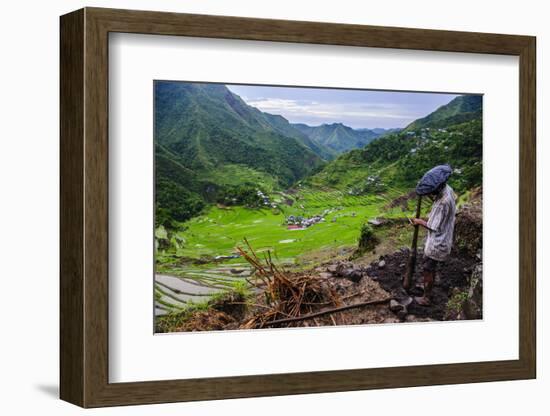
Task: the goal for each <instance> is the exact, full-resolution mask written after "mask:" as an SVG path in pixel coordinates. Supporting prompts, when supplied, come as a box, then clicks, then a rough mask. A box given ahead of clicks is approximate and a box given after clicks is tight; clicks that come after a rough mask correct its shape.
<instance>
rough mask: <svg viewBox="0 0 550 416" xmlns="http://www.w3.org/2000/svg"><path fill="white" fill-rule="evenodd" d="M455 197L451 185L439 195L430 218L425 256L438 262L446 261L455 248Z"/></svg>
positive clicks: (446, 186)
mask: <svg viewBox="0 0 550 416" xmlns="http://www.w3.org/2000/svg"><path fill="white" fill-rule="evenodd" d="M455 214H456V205H455V196H454V192H453V189H452V188H451V187H450V186H449V185H445V188H444V189H443V190H442V191H441V192H440V193H439V194H438V195H437V197H436V200H435V201H434V203H433V205H432V210H431V211H430V215H429V217H428V228H429V230H428V235H427V237H426V244H425V246H424V255H426V256H428V257H430V258H432V259H434V260H437V261H443V260H445V259H446V258H447V257H448V256H449V254H450V253H451V248H452V246H453V230H454V227H455Z"/></svg>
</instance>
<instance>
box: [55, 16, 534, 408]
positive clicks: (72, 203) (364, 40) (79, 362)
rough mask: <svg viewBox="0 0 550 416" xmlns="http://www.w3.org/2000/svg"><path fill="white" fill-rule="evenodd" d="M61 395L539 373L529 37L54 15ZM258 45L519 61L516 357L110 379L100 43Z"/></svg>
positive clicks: (103, 396)
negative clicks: (118, 39)
mask: <svg viewBox="0 0 550 416" xmlns="http://www.w3.org/2000/svg"><path fill="white" fill-rule="evenodd" d="M60 30H61V44H60V47H61V51H60V52H61V61H60V63H61V92H60V94H61V95H60V101H61V120H60V125H61V127H60V129H61V139H60V140H61V155H60V156H61V158H60V159H61V179H60V186H61V200H60V204H61V218H60V220H61V230H60V232H61V243H60V244H61V246H60V252H61V255H60V262H61V267H60V279H61V284H60V296H61V303H60V344H61V347H60V359H61V363H60V367H61V368H60V376H61V386H60V396H61V398H62V399H63V400H66V401H68V402H71V403H74V404H76V405H79V406H82V407H101V406H114V405H130V404H146V403H163V402H177V401H191V400H212V399H225V398H237V397H257V396H269V395H286V394H303V393H321V392H337V391H351V390H363V389H378V388H396V387H409V386H423V385H440V384H454V383H473V382H486V381H498V380H517V379H529V378H535V376H536V333H535V331H536V326H535V319H536V317H535V313H536V303H535V301H536V296H535V294H536V291H535V281H536V279H535V260H536V259H535V252H536V250H535V249H536V235H535V232H536V228H535V224H536V190H535V188H536V186H535V185H536V182H535V181H536V178H535V171H536V169H535V162H536V151H535V125H536V119H535V110H536V108H535V106H536V97H535V93H536V90H535V82H536V81H535V51H536V47H535V38H534V37H530V36H516V35H500V34H485V33H469V32H451V31H438V30H421V29H404V28H393V27H376V26H361V25H344V24H328V23H314V22H297V21H283V20H265V19H252V18H240V17H225V16H207V15H190V14H176V13H164V12H148V11H130V10H114V9H100V8H85V9H81V10H78V11H75V12H72V13H69V14H67V15H64V16H62V17H61V21H60ZM110 32H126V33H141V34H154V35H174V36H193V37H206V38H224V39H243V40H262V41H277V42H297V43H312V44H330V45H347V46H368V47H380V48H397V49H415V50H429V51H447V52H468V53H483V54H502V55H514V56H518V57H519V66H520V80H519V85H520V91H519V102H520V106H519V109H518V111H519V115H520V116H519V119H520V131H519V133H520V142H519V144H518V145H519V146H518V150H519V155H520V159H519V160H520V182H519V183H520V185H519V195H520V207H519V218H520V220H519V221H520V223H519V227H520V228H519V235H520V241H519V247H520V249H519V261H520V267H519V270H518V273H519V311H520V313H519V359H518V360H507V361H491V362H472V363H461V364H444V365H418V366H414V365H413V366H406V367H390V368H366V369H354V370H339V371H323V372H308V373H290V374H266V375H254V376H238V377H221V378H205V379H181V380H169V381H147V382H135V383H109V379H108V359H109V358H108V357H109V355H108V286H109V285H108V281H109V280H108V279H109V276H108V222H109V218H108V170H109V167H108V140H109V138H108V79H109V78H108V65H109V62H108V35H109V33H110Z"/></svg>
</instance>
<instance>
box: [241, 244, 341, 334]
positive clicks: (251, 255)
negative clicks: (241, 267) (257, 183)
mask: <svg viewBox="0 0 550 416" xmlns="http://www.w3.org/2000/svg"><path fill="white" fill-rule="evenodd" d="M245 244H246V246H247V250H244V249H242V248H240V247H237V250H238V251H239V253H240V254H241V256H242V257H243V258H244V259H245V260H246V261H247V262H248V263H249V264H250V265H251V266H252V267H253V269H254V274H253V280H250V283H251V284H253V285H254V286H255V287H257V288H258V289H261V290H262V291H263V294H264V296H265V299H264V301H265V305H266V307H265V308H264V309H263V310H262V311H261V312H260V313H258V314H255V315H254V317H253V318H252V319H250V320H248V321H247V322H245V323H244V324H243V325H241V328H243V329H252V328H263V327H265V326H273V325H272V323H273V322H275V321H277V320H281V319H288V318H297V317H300V316H302V315H304V314H310V313H312V311H313V309H314V308H315V307H321V306H327V305H332V306H334V307H339V306H341V305H342V300H341V298H340V296H339V295H338V293H336V291H335V290H334V289H333V288H332V286H331V285H330V283H329V282H328V281H327V280H326V279H323V278H320V277H318V276H311V275H310V274H307V273H289V272H286V271H285V270H284V269H283V268H279V267H278V266H277V265H276V264H275V263H274V262H273V259H272V258H271V253H270V252H269V251H268V252H267V253H265V254H264V258H263V260H262V259H260V258H259V257H258V255H257V254H256V252H255V251H254V250H253V249H252V247H251V246H250V243H249V242H248V240H246V239H245ZM283 325H284V326H292V325H295V323H294V321H288V322H286V321H283V322H281V323H280V325H278V326H283Z"/></svg>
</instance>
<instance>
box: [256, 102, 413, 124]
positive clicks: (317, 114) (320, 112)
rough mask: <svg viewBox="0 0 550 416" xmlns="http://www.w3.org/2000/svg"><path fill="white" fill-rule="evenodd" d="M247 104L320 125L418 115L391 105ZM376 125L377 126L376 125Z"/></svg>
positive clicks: (407, 118)
mask: <svg viewBox="0 0 550 416" xmlns="http://www.w3.org/2000/svg"><path fill="white" fill-rule="evenodd" d="M247 103H248V104H249V105H252V106H254V107H256V108H258V109H260V110H261V111H265V112H268V113H272V114H280V115H282V116H283V117H286V118H287V119H289V120H290V121H303V120H311V119H314V120H318V121H319V123H323V122H343V123H344V124H346V122H347V123H349V124H356V125H357V123H360V124H362V125H368V124H372V123H373V122H374V123H375V124H376V122H377V121H378V120H380V121H382V120H384V119H385V120H386V121H387V122H391V120H394V122H398V124H406V123H407V122H410V121H413V120H415V119H417V118H419V117H421V116H422V114H418V113H416V112H414V113H413V112H412V111H409V110H408V109H407V108H405V107H403V106H399V105H396V104H393V103H349V102H346V103H338V102H335V103H320V102H317V101H310V100H292V99H283V98H256V99H253V100H248V101H247ZM379 124H380V123H379Z"/></svg>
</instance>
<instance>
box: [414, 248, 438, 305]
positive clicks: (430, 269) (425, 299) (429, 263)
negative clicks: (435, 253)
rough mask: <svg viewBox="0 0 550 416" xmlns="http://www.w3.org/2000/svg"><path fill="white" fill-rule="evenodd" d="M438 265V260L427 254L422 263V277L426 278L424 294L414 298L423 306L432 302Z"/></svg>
mask: <svg viewBox="0 0 550 416" xmlns="http://www.w3.org/2000/svg"><path fill="white" fill-rule="evenodd" d="M436 267H437V261H435V260H434V259H432V258H430V257H427V256H425V257H424V261H423V263H422V277H423V278H424V295H423V296H421V297H416V298H414V299H415V301H416V303H418V304H419V305H423V306H428V305H430V303H431V300H430V299H431V296H432V289H433V286H434V278H435V272H436Z"/></svg>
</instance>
